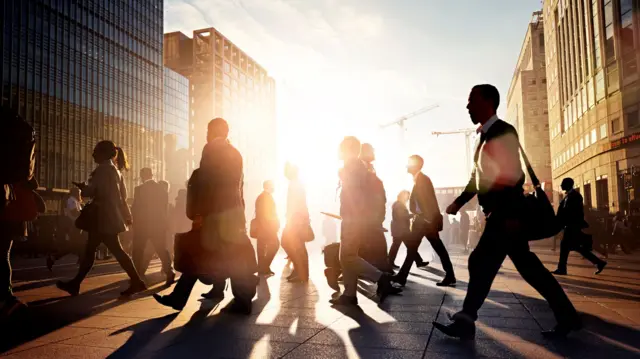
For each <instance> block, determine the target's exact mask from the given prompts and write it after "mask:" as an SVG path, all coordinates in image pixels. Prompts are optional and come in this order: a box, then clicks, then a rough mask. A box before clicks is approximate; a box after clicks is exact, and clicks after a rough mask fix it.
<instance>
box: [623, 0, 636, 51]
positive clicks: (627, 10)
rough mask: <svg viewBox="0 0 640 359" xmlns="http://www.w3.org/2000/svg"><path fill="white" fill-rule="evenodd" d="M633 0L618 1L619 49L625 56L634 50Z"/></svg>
mask: <svg viewBox="0 0 640 359" xmlns="http://www.w3.org/2000/svg"><path fill="white" fill-rule="evenodd" d="M634 42H635V36H634V30H633V0H620V48H621V53H623V54H625V53H627V52H629V51H633V50H634V49H635V43H634Z"/></svg>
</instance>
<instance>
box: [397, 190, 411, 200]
mask: <svg viewBox="0 0 640 359" xmlns="http://www.w3.org/2000/svg"><path fill="white" fill-rule="evenodd" d="M405 194H406V195H411V192H409V191H407V190H406V189H403V190H402V191H400V193H398V201H399V200H400V197H402V196H403V195H405Z"/></svg>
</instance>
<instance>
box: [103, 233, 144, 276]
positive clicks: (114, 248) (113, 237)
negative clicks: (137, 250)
mask: <svg viewBox="0 0 640 359" xmlns="http://www.w3.org/2000/svg"><path fill="white" fill-rule="evenodd" d="M102 238H103V239H102V241H103V242H104V244H105V245H106V246H107V248H108V249H109V251H110V252H111V253H112V254H113V256H114V257H115V258H116V260H118V263H120V266H121V267H122V269H124V271H125V272H126V273H127V274H128V275H129V278H131V283H132V284H133V285H135V284H140V283H142V278H140V274H138V271H137V270H136V267H135V266H134V265H133V261H132V260H131V257H129V255H128V254H127V253H126V252H125V251H124V250H123V249H122V245H120V239H119V238H118V235H117V234H104V235H103V237H102Z"/></svg>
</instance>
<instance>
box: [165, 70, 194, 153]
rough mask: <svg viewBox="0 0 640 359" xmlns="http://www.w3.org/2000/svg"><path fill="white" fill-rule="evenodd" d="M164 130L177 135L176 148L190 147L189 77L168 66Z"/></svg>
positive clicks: (166, 72)
mask: <svg viewBox="0 0 640 359" xmlns="http://www.w3.org/2000/svg"><path fill="white" fill-rule="evenodd" d="M164 131H165V134H168V135H175V141H176V150H179V149H189V79H187V78H186V77H184V76H182V75H180V74H179V73H177V72H175V71H173V70H171V69H169V68H166V67H165V68H164Z"/></svg>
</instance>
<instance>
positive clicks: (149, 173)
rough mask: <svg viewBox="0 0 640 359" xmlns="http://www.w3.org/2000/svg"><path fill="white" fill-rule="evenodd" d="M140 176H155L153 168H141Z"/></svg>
mask: <svg viewBox="0 0 640 359" xmlns="http://www.w3.org/2000/svg"><path fill="white" fill-rule="evenodd" d="M140 177H149V178H151V177H153V170H151V168H149V167H144V168H143V169H141V170H140Z"/></svg>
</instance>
